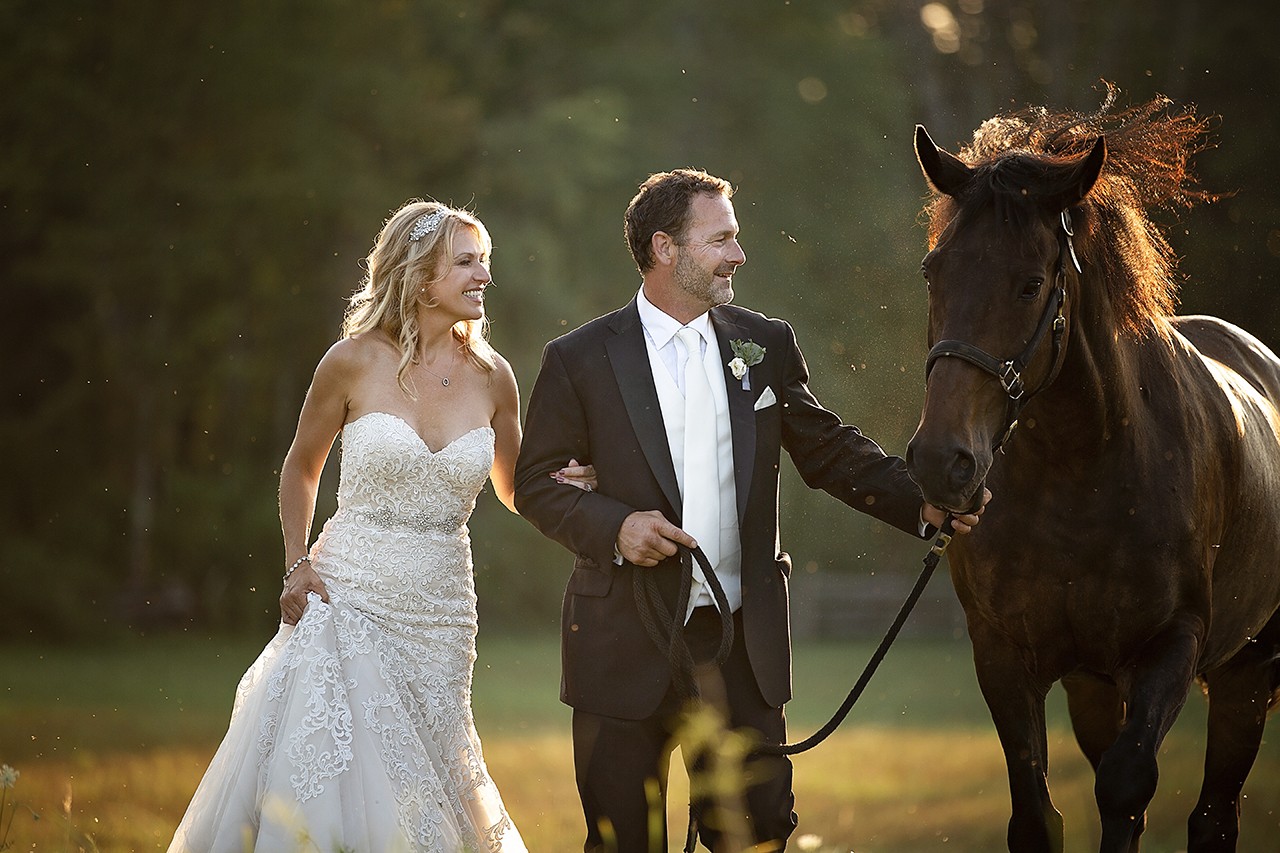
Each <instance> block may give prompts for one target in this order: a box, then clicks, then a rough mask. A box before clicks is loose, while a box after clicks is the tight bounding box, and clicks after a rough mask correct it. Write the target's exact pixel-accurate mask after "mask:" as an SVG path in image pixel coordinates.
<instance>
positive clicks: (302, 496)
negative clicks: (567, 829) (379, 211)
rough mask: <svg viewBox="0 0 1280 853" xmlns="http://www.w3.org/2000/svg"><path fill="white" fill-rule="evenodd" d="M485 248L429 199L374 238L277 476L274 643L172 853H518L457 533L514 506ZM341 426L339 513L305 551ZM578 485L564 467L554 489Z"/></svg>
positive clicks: (465, 546) (512, 437)
mask: <svg viewBox="0 0 1280 853" xmlns="http://www.w3.org/2000/svg"><path fill="white" fill-rule="evenodd" d="M491 246H492V244H491V242H490V239H489V235H488V232H487V231H486V230H485V227H484V225H483V224H482V223H481V222H480V221H479V220H478V219H477V218H475V217H474V216H472V215H471V214H470V213H467V212H465V211H461V210H455V209H453V208H450V207H446V206H444V205H441V204H438V203H435V202H422V201H413V202H409V203H408V204H406V205H405V206H403V207H402V208H400V210H398V211H397V212H396V213H395V214H393V215H392V216H391V218H390V219H388V220H387V222H386V224H385V225H384V226H383V229H382V231H381V233H380V234H379V235H378V240H377V242H376V244H375V245H374V248H373V251H372V252H371V253H370V255H369V257H368V259H367V270H368V273H367V275H366V277H365V281H364V286H363V288H362V289H361V290H360V291H358V292H357V293H356V294H355V295H353V296H352V298H351V302H350V305H349V307H348V310H347V314H346V318H345V320H344V323H343V338H342V340H340V341H338V342H337V343H336V344H334V345H333V347H332V348H330V350H329V351H328V353H326V354H325V356H324V358H322V359H321V361H320V364H319V366H318V367H317V368H316V372H315V377H314V379H313V380H312V383H311V388H310V390H309V391H308V392H307V397H306V401H305V402H304V403H303V406H302V414H301V416H300V417H299V419H298V431H297V435H296V436H295V437H294V441H293V446H292V447H290V449H289V453H288V456H286V457H285V461H284V466H283V468H282V470H281V475H280V521H281V526H282V528H283V531H284V545H285V560H286V565H287V568H286V569H285V572H284V591H283V593H282V594H281V596H280V613H281V620H282V624H281V627H280V631H279V633H278V634H277V635H276V636H275V638H274V639H273V640H272V641H271V642H270V644H268V646H267V647H266V649H265V650H264V651H263V652H262V654H261V656H260V657H259V658H258V659H257V661H255V662H254V664H253V665H252V666H251V667H250V668H249V671H248V672H246V673H245V675H244V677H243V679H242V680H241V682H240V685H239V687H238V688H237V689H236V695H235V705H234V709H233V711H232V715H231V723H230V727H229V729H228V731H227V734H226V737H225V738H224V740H223V742H222V744H221V746H220V747H219V748H218V751H217V753H216V754H215V755H214V757H213V761H212V762H211V763H210V765H209V769H208V771H207V772H206V773H205V776H204V779H203V780H202V781H201V782H200V785H199V787H198V788H197V789H196V792H195V796H194V797H193V798H192V800H191V805H190V806H189V807H188V809H187V813H186V815H185V816H184V817H183V819H182V823H181V824H180V825H179V827H178V829H177V832H176V834H175V835H174V838H173V842H172V844H171V845H170V847H169V850H170V851H171V853H172V851H201V853H204V851H235V853H241V851H245V850H257V851H293V850H319V851H324V853H329V852H330V851H338V850H358V851H370V853H373V851H379V853H380V851H393V850H394V851H400V850H404V851H432V853H436V851H451V853H452V851H458V852H459V853H460V851H468V852H469V851H502V853H511V851H524V850H525V845H524V842H523V841H522V840H521V838H520V834H519V832H517V830H516V828H515V826H514V825H513V824H512V822H511V819H510V818H509V817H508V816H507V812H506V809H505V808H504V806H503V804H502V800H501V798H500V796H499V795H498V790H497V788H496V786H495V785H494V783H493V780H492V779H491V778H490V777H489V773H488V770H487V769H486V767H485V763H484V758H483V756H482V755H481V751H480V740H479V738H478V737H477V735H476V731H475V726H474V722H473V720H472V714H471V673H472V666H473V664H474V662H475V657H476V651H475V638H476V599H475V589H474V583H473V579H472V571H471V569H472V567H471V548H470V538H469V533H468V530H467V519H468V517H469V516H470V514H471V511H472V509H473V508H474V506H475V501H476V496H477V494H478V493H479V491H480V489H481V487H482V486H483V485H484V481H485V479H486V478H488V479H490V480H492V482H493V487H494V491H495V492H496V494H497V496H498V498H499V499H500V500H501V501H502V502H503V503H504V504H505V505H506V506H507V508H508V509H511V510H512V511H513V512H514V511H515V508H514V504H513V486H514V483H513V479H514V466H515V460H516V455H517V453H518V452H519V449H520V421H519V392H518V389H517V386H516V380H515V375H514V374H513V373H512V370H511V367H510V365H508V364H507V362H506V361H505V360H504V359H503V358H502V356H500V355H498V353H496V352H495V351H494V350H493V349H492V348H491V347H490V346H489V345H488V343H487V342H486V340H485V336H484V330H485V312H484V297H485V290H486V288H487V287H489V286H490V284H491V280H490V276H489V253H490V249H491ZM339 432H341V434H342V465H341V481H340V484H339V487H338V509H337V511H336V512H335V513H334V515H333V517H332V518H330V519H329V521H328V522H327V523H326V524H325V525H324V529H323V531H322V532H321V533H320V535H319V537H318V538H317V539H316V542H315V544H314V545H312V546H311V548H310V549H309V550H308V548H307V545H306V543H307V542H308V541H309V540H310V532H311V531H310V528H311V519H312V516H313V514H314V512H315V503H316V492H317V489H318V487H319V481H320V472H321V470H322V468H323V467H324V462H325V459H326V457H327V456H328V454H329V451H330V448H331V447H332V445H333V442H334V439H335V437H336V436H337V435H338V433H339ZM593 478H594V471H593V470H592V469H591V468H589V467H579V466H578V465H577V463H576V461H574V460H570V461H569V466H568V467H566V468H564V469H562V470H561V471H560V472H558V476H557V479H558V480H560V481H561V482H565V483H567V484H568V485H572V486H577V487H579V488H584V489H588V490H589V489H590V488H591V487H592V482H593Z"/></svg>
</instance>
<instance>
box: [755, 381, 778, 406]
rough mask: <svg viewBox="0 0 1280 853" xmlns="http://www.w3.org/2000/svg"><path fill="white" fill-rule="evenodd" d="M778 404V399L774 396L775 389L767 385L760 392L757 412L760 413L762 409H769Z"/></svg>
mask: <svg viewBox="0 0 1280 853" xmlns="http://www.w3.org/2000/svg"><path fill="white" fill-rule="evenodd" d="M776 402H778V398H777V397H775V396H773V389H772V388H770V387H769V386H768V385H766V386H765V387H764V390H763V391H761V392H760V399H758V400H756V405H755V410H756V411H757V412H758V411H760V410H761V409H767V408H769V407H770V406H772V405H773V404H774V403H776Z"/></svg>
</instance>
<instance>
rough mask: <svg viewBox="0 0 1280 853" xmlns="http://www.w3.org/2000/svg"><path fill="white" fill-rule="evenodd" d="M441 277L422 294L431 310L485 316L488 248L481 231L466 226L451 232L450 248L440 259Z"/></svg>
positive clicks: (472, 317) (469, 317) (471, 317)
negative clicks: (482, 240) (481, 237)
mask: <svg viewBox="0 0 1280 853" xmlns="http://www.w3.org/2000/svg"><path fill="white" fill-rule="evenodd" d="M441 264H442V265H443V267H444V269H443V270H442V272H443V273H444V276H443V278H442V279H441V280H440V281H438V282H436V283H435V284H434V285H432V286H431V287H429V288H427V292H426V294H424V296H425V298H426V300H427V301H428V303H429V304H431V305H432V310H434V311H442V312H444V313H446V314H449V315H452V316H453V317H454V318H455V322H456V321H457V320H479V319H481V318H483V317H484V291H485V288H487V287H488V286H489V282H490V281H491V280H492V277H491V276H490V275H489V252H488V250H487V249H486V248H485V246H484V243H483V242H481V240H480V235H479V234H477V233H476V232H475V231H474V230H473V229H471V228H468V227H463V228H459V229H458V230H457V231H456V232H455V233H454V235H453V252H452V254H451V255H449V256H446V257H444V258H442V259H441Z"/></svg>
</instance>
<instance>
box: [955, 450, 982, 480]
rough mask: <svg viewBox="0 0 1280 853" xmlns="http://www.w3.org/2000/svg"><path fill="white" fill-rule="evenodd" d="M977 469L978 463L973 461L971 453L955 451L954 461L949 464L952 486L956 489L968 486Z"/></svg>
mask: <svg viewBox="0 0 1280 853" xmlns="http://www.w3.org/2000/svg"><path fill="white" fill-rule="evenodd" d="M977 467H978V463H977V462H976V461H975V460H974V458H973V454H972V453H970V452H969V451H967V450H960V451H957V452H956V456H955V460H954V461H953V462H952V463H951V483H952V485H953V486H955V487H957V488H959V487H963V486H966V485H968V483H969V481H970V480H972V479H973V473H974V471H976V470H977Z"/></svg>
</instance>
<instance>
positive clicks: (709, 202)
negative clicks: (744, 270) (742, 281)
mask: <svg viewBox="0 0 1280 853" xmlns="http://www.w3.org/2000/svg"><path fill="white" fill-rule="evenodd" d="M690 214H691V215H690V217H689V225H688V227H687V228H686V229H685V232H684V235H683V236H682V238H681V239H680V241H679V242H678V243H677V247H678V248H677V255H676V267H675V280H676V285H677V286H678V287H679V288H680V289H681V290H683V291H684V292H685V293H687V294H688V295H689V296H691V297H693V298H694V299H696V300H697V301H698V302H700V303H703V304H705V306H706V307H707V308H712V307H714V306H716V305H724V304H725V303H728V302H731V301H733V273H734V270H736V269H737V268H738V266H739V265H741V264H743V263H745V262H746V260H747V256H746V254H745V253H744V252H743V251H742V246H741V245H739V244H738V220H737V218H736V217H735V216H734V215H733V203H732V202H731V201H729V199H728V198H726V197H725V196H723V195H720V194H718V193H717V194H715V195H711V194H708V193H699V194H698V195H696V196H694V198H693V203H692V204H691V205H690Z"/></svg>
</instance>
